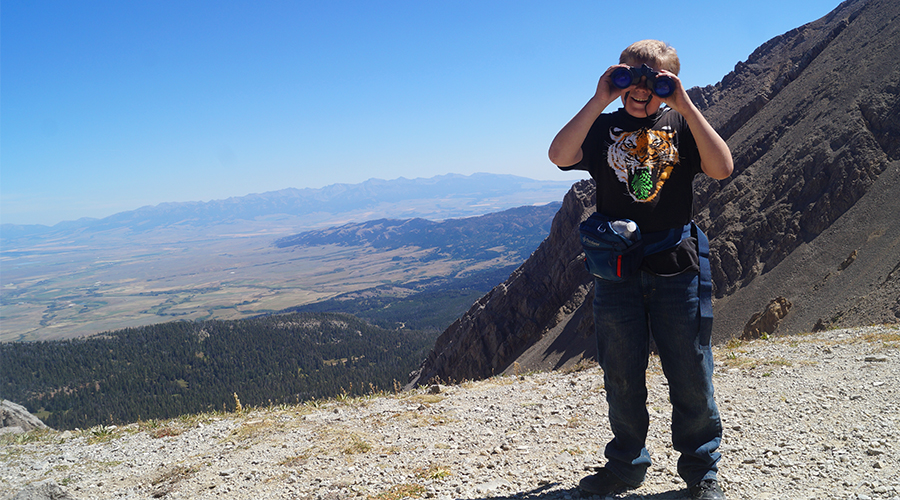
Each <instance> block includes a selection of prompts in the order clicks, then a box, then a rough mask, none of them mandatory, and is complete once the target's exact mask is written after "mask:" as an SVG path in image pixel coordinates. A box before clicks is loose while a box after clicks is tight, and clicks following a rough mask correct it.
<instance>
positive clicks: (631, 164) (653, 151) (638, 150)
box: [606, 127, 678, 203]
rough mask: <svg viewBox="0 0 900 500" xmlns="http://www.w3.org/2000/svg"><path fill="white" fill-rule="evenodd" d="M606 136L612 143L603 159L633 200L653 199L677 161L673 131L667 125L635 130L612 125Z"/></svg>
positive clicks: (644, 201) (644, 200) (643, 201)
mask: <svg viewBox="0 0 900 500" xmlns="http://www.w3.org/2000/svg"><path fill="white" fill-rule="evenodd" d="M609 137H610V139H612V141H613V143H612V144H610V146H609V149H608V150H607V153H606V160H607V163H608V164H609V166H610V167H611V168H612V169H613V170H614V171H615V172H616V177H617V178H618V179H619V181H620V182H622V183H624V184H625V185H626V186H627V191H628V194H629V195H631V197H632V199H634V201H637V202H642V203H646V202H651V201H653V200H654V199H655V198H656V195H658V194H659V191H660V189H662V187H663V185H664V184H665V183H666V179H668V178H669V176H670V175H671V174H672V170H673V169H674V168H675V165H677V164H678V149H677V148H676V147H675V141H674V138H675V132H673V131H672V129H671V128H670V127H665V128H664V129H663V130H649V129H643V128H642V129H639V130H635V131H634V132H626V131H624V130H622V129H620V128H618V127H613V128H611V129H610V130H609Z"/></svg>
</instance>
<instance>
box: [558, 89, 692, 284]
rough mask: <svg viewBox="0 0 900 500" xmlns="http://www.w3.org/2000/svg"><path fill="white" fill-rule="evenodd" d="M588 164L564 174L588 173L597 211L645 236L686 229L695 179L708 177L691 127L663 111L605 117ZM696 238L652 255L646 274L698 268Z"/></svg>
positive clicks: (589, 140)
mask: <svg viewBox="0 0 900 500" xmlns="http://www.w3.org/2000/svg"><path fill="white" fill-rule="evenodd" d="M581 150H582V153H583V158H582V160H581V161H580V162H579V163H577V164H575V165H572V166H568V167H560V169H562V170H585V171H587V172H589V173H590V174H591V177H592V178H593V179H594V181H595V182H596V184H597V211H598V212H600V213H602V214H604V215H606V216H607V217H612V218H617V219H631V220H633V221H635V222H636V223H637V224H638V227H640V228H641V232H642V233H649V232H656V231H663V230H667V229H672V228H676V227H683V226H684V225H685V224H687V223H689V222H690V221H691V218H692V209H693V180H694V176H695V175H697V174H698V173H700V172H702V170H701V169H700V153H699V152H698V150H697V145H696V143H695V142H694V136H693V135H692V134H691V130H690V128H689V127H688V126H687V123H686V122H685V120H684V117H682V116H681V115H680V114H679V113H678V112H676V111H674V110H673V109H671V108H668V107H663V108H662V109H660V110H659V111H658V112H657V113H656V114H655V115H653V116H650V117H647V118H635V117H633V116H631V115H629V114H628V113H627V112H626V111H625V110H624V109H619V110H618V111H616V112H614V113H606V114H602V115H600V117H599V118H597V120H596V121H595V122H594V124H593V125H592V126H591V129H590V131H589V132H588V135H587V137H586V138H585V140H584V143H583V144H582V146H581ZM697 261H698V259H697V250H696V239H694V238H687V239H685V241H683V242H682V243H681V244H680V245H678V246H677V247H675V248H674V249H672V250H669V251H664V252H660V253H658V254H654V255H649V256H647V257H645V259H644V266H643V267H644V269H646V270H648V271H650V272H653V273H656V274H661V275H672V274H678V273H681V272H684V271H686V270H688V269H698V266H697Z"/></svg>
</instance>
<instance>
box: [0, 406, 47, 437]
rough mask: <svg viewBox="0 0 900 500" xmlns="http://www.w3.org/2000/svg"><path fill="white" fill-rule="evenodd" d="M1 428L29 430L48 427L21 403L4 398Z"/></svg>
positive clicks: (0, 420) (0, 417) (1, 410)
mask: <svg viewBox="0 0 900 500" xmlns="http://www.w3.org/2000/svg"><path fill="white" fill-rule="evenodd" d="M0 428H3V429H8V432H28V431H31V430H34V429H46V428H47V426H46V425H45V424H44V422H41V419H39V418H37V417H35V416H34V415H32V414H31V413H28V410H27V409H26V408H25V407H24V406H22V405H19V404H16V403H13V402H12V401H8V400H6V399H4V400H3V401H2V402H0Z"/></svg>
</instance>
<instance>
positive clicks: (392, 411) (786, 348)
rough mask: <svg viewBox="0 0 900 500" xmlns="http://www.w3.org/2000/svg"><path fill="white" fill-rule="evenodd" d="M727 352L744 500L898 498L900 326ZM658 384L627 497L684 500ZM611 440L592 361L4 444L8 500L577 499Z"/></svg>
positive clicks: (732, 471) (733, 451)
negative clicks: (644, 448) (572, 367)
mask: <svg viewBox="0 0 900 500" xmlns="http://www.w3.org/2000/svg"><path fill="white" fill-rule="evenodd" d="M715 354H716V364H717V367H716V370H717V371H716V375H715V383H716V395H717V396H716V399H717V402H718V404H719V409H720V412H721V413H722V417H723V423H724V426H725V438H724V441H723V446H722V450H721V451H722V453H723V459H722V462H721V467H720V473H719V477H720V481H721V482H722V484H723V486H724V487H725V489H726V493H727V497H728V498H729V499H731V500H733V499H747V500H751V499H752V500H759V499H776V498H777V499H790V500H797V499H831V498H834V499H900V437H898V436H900V393H898V391H900V327H898V326H896V325H890V326H873V327H866V328H859V329H848V330H834V331H828V332H821V333H816V334H810V335H804V336H796V337H789V338H774V339H767V340H756V341H752V342H743V343H732V344H729V345H726V346H719V347H717V348H715ZM648 384H649V387H650V399H649V401H648V408H649V411H650V415H651V428H650V437H649V440H648V448H649V450H650V453H651V455H652V457H653V460H654V464H653V465H652V466H651V469H650V471H649V474H648V477H647V481H646V482H645V483H644V485H642V486H641V487H640V488H638V489H636V490H633V491H630V492H628V493H625V494H621V495H619V496H618V497H615V498H628V499H653V500H667V499H673V500H674V499H682V498H687V496H688V495H687V491H686V489H685V485H684V483H683V482H682V481H681V479H680V478H679V477H678V476H677V475H676V473H675V462H676V459H677V455H676V454H675V453H674V452H673V451H672V449H671V444H670V438H671V435H670V432H669V414H670V411H671V407H670V406H669V403H668V399H667V387H666V382H665V378H664V377H663V376H662V371H661V369H660V367H659V362H658V360H656V359H653V360H651V367H650V369H649V373H648ZM610 437H611V435H610V432H609V428H608V424H607V420H606V402H605V392H604V390H603V382H602V376H601V372H600V370H599V368H597V367H596V366H586V367H582V368H581V369H579V370H576V371H570V372H567V373H560V372H555V373H528V374H521V375H518V376H510V377H497V378H492V379H489V380H485V381H480V382H473V383H465V384H461V385H458V386H441V387H435V388H423V389H421V390H417V391H410V392H403V393H398V394H382V395H377V396H371V397H366V398H338V399H335V400H329V401H327V402H318V403H309V404H304V405H297V406H275V407H270V408H253V409H243V410H242V411H241V412H239V413H215V414H203V415H193V416H185V417H182V418H179V419H174V420H169V421H150V422H140V423H137V424H132V425H128V426H121V427H117V428H110V427H96V428H93V429H87V430H83V431H67V432H57V431H42V432H41V431H34V432H31V433H26V434H19V435H4V436H0V464H2V467H0V498H17V495H18V498H75V499H82V500H87V499H120V498H134V499H143V498H198V499H201V498H213V497H215V498H234V499H253V500H259V499H268V498H276V499H282V498H283V499H294V498H296V499H310V500H312V499H317V500H342V499H367V500H368V499H375V500H392V499H396V500H399V499H402V498H436V499H440V500H450V499H454V500H455V499H466V500H477V499H494V498H496V499H513V498H516V499H519V498H521V499H535V500H538V499H540V500H550V499H569V498H579V497H580V494H579V492H578V490H577V489H576V485H577V483H578V480H579V479H580V478H581V477H582V476H584V475H586V474H589V473H591V470H592V468H593V467H598V466H600V465H601V461H602V450H603V447H604V446H605V444H606V442H607V441H608V440H609V439H610ZM52 491H55V492H56V493H55V494H56V496H53V495H52V494H50V493H49V492H52ZM42 492H43V493H42ZM42 495H43V496H42Z"/></svg>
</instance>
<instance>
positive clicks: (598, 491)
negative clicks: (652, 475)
mask: <svg viewBox="0 0 900 500" xmlns="http://www.w3.org/2000/svg"><path fill="white" fill-rule="evenodd" d="M634 488H636V486H631V485H630V484H628V483H626V482H624V481H622V480H621V479H619V478H618V477H616V475H615V474H613V473H612V472H610V471H609V469H607V468H606V467H603V468H601V469H600V470H599V471H598V472H597V473H596V474H592V475H590V476H587V477H584V478H582V479H581V481H580V482H579V483H578V489H580V490H581V492H582V493H588V494H591V495H611V494H613V493H619V492H622V491H625V490H630V489H634Z"/></svg>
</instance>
